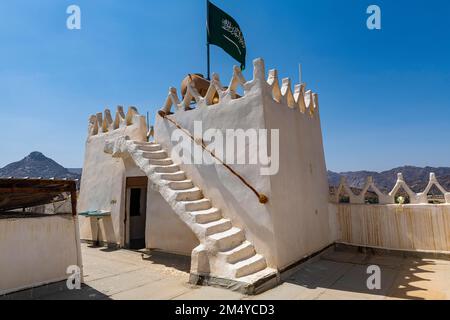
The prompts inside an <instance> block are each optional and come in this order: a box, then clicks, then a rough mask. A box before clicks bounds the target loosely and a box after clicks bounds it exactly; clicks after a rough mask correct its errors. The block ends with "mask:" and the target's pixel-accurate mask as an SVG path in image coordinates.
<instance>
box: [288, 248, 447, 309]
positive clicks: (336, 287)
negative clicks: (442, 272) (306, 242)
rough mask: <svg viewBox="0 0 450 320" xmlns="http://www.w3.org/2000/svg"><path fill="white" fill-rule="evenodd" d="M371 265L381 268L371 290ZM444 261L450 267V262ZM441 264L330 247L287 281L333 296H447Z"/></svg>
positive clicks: (338, 297) (425, 297)
mask: <svg viewBox="0 0 450 320" xmlns="http://www.w3.org/2000/svg"><path fill="white" fill-rule="evenodd" d="M445 262H446V261H445ZM445 262H444V263H445ZM372 265H377V266H379V267H380V269H381V289H379V290H378V289H374V290H370V289H369V288H368V286H367V280H368V278H369V277H370V276H371V274H372V273H371V274H368V267H369V266H372ZM445 265H446V267H447V268H448V269H449V271H450V263H445ZM440 267H442V266H439V265H438V264H437V263H436V261H434V260H429V259H422V258H413V257H402V256H394V255H373V254H364V253H357V252H344V251H331V252H327V253H325V254H324V255H322V256H321V257H320V259H318V260H316V261H313V262H311V263H307V264H305V265H303V266H302V267H301V268H300V269H299V270H297V271H296V272H295V273H294V274H292V275H291V276H289V277H288V279H286V280H285V282H287V283H291V284H294V285H298V286H301V287H304V288H306V289H310V290H316V291H317V292H315V293H314V295H316V294H317V296H316V297H319V296H320V298H321V299H330V300H334V299H353V298H358V299H361V298H368V299H377V297H376V296H379V298H380V299H382V298H384V297H388V298H393V299H410V300H425V299H431V300H435V299H436V300H437V299H446V298H447V297H446V295H445V293H444V290H445V283H442V282H441V281H440V280H439V276H438V275H437V273H436V270H437V269H439V268H440ZM436 286H442V288H437V287H436ZM361 294H362V295H361ZM365 295H367V296H365Z"/></svg>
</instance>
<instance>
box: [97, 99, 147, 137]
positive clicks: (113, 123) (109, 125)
mask: <svg viewBox="0 0 450 320" xmlns="http://www.w3.org/2000/svg"><path fill="white" fill-rule="evenodd" d="M135 124H136V125H144V126H146V123H145V118H144V117H143V116H141V115H140V114H139V112H138V110H137V108H136V107H132V106H131V107H129V108H128V111H127V113H126V114H125V112H124V109H123V107H122V106H118V107H117V111H116V114H115V117H114V119H113V117H112V115H111V111H110V110H109V109H105V111H104V112H103V113H101V112H100V113H97V114H96V115H92V116H91V117H90V118H89V129H88V133H89V136H96V135H98V134H106V133H110V132H113V131H115V130H117V129H120V128H124V127H127V126H131V125H135Z"/></svg>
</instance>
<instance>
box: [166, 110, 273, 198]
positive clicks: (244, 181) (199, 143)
mask: <svg viewBox="0 0 450 320" xmlns="http://www.w3.org/2000/svg"><path fill="white" fill-rule="evenodd" d="M158 114H159V116H160V117H162V118H163V119H165V120H167V121H169V122H171V123H172V124H173V125H174V126H175V127H177V129H180V130H181V131H183V132H184V133H185V134H186V135H187V136H188V137H189V138H191V140H192V141H194V143H196V144H198V145H199V146H201V147H202V149H203V150H205V151H206V152H208V153H209V154H210V155H211V156H212V157H213V158H215V159H216V160H217V161H219V162H220V163H221V164H222V165H223V166H224V167H225V168H227V169H228V170H229V171H230V172H231V173H232V174H234V175H235V176H236V177H238V178H239V180H241V181H242V183H243V184H245V185H246V186H247V187H248V188H249V189H250V190H252V191H253V193H254V194H255V195H256V196H257V197H258V199H259V202H260V203H262V204H266V203H267V202H269V198H268V197H267V196H266V195H264V194H262V193H259V192H258V190H256V189H255V188H254V187H253V186H252V185H251V184H250V183H249V182H247V180H245V178H244V177H242V176H241V175H240V174H239V173H237V172H236V171H235V170H234V169H233V168H231V167H230V166H229V165H228V164H226V163H225V162H223V160H222V159H220V158H218V157H217V156H216V155H215V154H214V152H212V151H210V150H208V148H207V147H206V145H205V143H204V141H203V139H202V140H201V142H199V141H197V140H195V138H194V137H193V136H192V135H191V133H190V132H189V131H188V130H186V129H185V128H183V127H182V126H181V125H179V124H178V123H177V122H176V121H175V120H173V119H171V118H169V117H168V116H167V114H166V113H165V112H164V111H162V110H161V111H159V112H158Z"/></svg>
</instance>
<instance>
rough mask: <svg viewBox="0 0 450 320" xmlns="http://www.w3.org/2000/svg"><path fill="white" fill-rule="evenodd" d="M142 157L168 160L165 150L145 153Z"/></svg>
mask: <svg viewBox="0 0 450 320" xmlns="http://www.w3.org/2000/svg"><path fill="white" fill-rule="evenodd" d="M142 156H143V157H144V158H146V159H159V160H161V159H167V152H165V151H164V150H160V151H154V152H149V151H144V152H143V153H142Z"/></svg>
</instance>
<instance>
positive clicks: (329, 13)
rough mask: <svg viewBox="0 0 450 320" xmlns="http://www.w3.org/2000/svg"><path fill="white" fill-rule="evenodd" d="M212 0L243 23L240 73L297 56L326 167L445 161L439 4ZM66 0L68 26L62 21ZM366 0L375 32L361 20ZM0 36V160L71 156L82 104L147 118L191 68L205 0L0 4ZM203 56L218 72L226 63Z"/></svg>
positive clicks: (291, 69)
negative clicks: (75, 26)
mask: <svg viewBox="0 0 450 320" xmlns="http://www.w3.org/2000/svg"><path fill="white" fill-rule="evenodd" d="M213 2H214V3H215V4H216V5H218V6H220V7H222V8H223V9H224V10H225V11H227V12H228V13H229V14H231V15H232V16H233V17H234V18H235V19H236V20H237V21H238V22H239V23H240V25H241V28H242V29H243V31H244V34H245V37H246V42H247V48H248V49H247V50H248V65H249V68H248V69H247V70H246V72H245V73H246V75H247V78H250V74H251V72H252V68H251V63H250V61H251V60H253V59H254V58H256V57H263V58H264V59H265V61H266V66H267V68H268V69H269V68H273V67H276V68H277V69H278V70H279V73H280V77H291V78H292V79H294V80H296V81H297V78H298V76H297V63H298V62H301V63H302V64H303V72H304V80H305V81H306V82H307V83H308V85H309V87H310V88H312V89H313V90H314V91H317V92H318V93H319V94H320V102H321V116H322V128H323V135H324V141H325V153H326V159H327V166H328V168H329V169H330V170H336V171H344V170H360V169H369V170H384V169H390V168H391V167H395V166H399V165H406V164H410V165H418V166H426V165H430V166H450V124H449V122H450V19H449V15H450V1H447V0H441V1H438V0H428V1H406V0H395V1H381V0H371V1H365V0H340V1H336V0H316V1H307V0H302V1H300V0H285V1H269V0H245V1H238V0H215V1H213ZM70 4H77V5H79V6H80V7H81V11H82V30H80V31H69V30H67V29H66V19H67V16H68V15H67V14H66V8H67V6H68V5H70ZM370 4H377V5H379V6H380V7H381V10H382V30H381V31H369V30H368V29H367V28H366V19H367V14H366V8H367V7H368V6H369V5H370ZM0 42H1V49H0V61H1V62H0V110H1V114H2V125H1V131H0V132H1V135H0V166H4V165H6V164H7V163H9V162H12V161H17V160H19V159H21V158H23V157H24V156H25V155H27V154H28V153H30V152H31V151H35V150H39V151H42V152H43V153H44V154H46V155H47V156H49V157H51V158H53V159H55V160H56V161H58V162H59V163H61V164H63V165H64V166H67V167H81V166H82V163H83V156H84V143H85V140H86V134H87V120H88V116H89V115H90V114H93V113H96V112H98V111H101V110H103V109H104V107H106V106H109V107H110V108H111V109H114V108H115V106H117V105H119V104H121V105H125V106H129V105H135V106H137V107H138V108H139V110H140V111H141V113H143V114H145V113H146V112H147V111H150V112H151V114H152V115H153V114H154V113H155V110H156V109H157V107H158V106H160V105H161V104H162V103H163V102H164V99H165V97H166V95H167V89H168V87H169V86H171V85H172V86H176V87H179V83H180V81H181V79H182V78H183V77H184V76H185V75H186V74H187V73H193V72H205V59H206V52H205V1H204V0H166V1H148V0H133V1H125V0H95V1H93V0H71V1H65V0H40V1H35V0H28V1H24V0H14V1H1V2H0ZM211 54H212V69H213V71H216V72H218V73H220V74H221V78H222V79H223V80H224V82H227V81H228V79H229V77H230V75H231V71H232V66H233V64H236V62H234V61H233V60H232V59H231V58H230V57H228V56H227V55H226V54H225V53H223V52H222V51H221V50H220V49H218V48H213V49H212V52H211ZM225 80H226V81H225Z"/></svg>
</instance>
